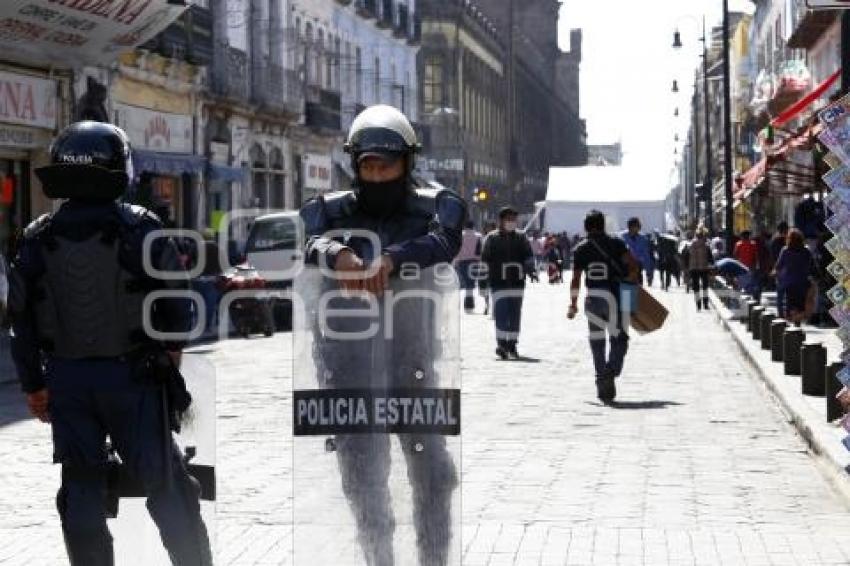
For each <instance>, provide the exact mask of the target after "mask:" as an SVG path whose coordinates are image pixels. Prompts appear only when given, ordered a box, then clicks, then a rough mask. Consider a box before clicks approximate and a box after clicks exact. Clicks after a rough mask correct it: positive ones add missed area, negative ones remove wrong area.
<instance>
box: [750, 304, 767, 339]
mask: <svg viewBox="0 0 850 566" xmlns="http://www.w3.org/2000/svg"><path fill="white" fill-rule="evenodd" d="M762 313H764V307H762V306H757V307H755V308H753V314H752V316H751V317H750V332H751V333H752V334H753V340H759V339H760V338H761V315H762Z"/></svg>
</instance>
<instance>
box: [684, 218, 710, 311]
mask: <svg viewBox="0 0 850 566" xmlns="http://www.w3.org/2000/svg"><path fill="white" fill-rule="evenodd" d="M713 270H714V256H713V255H712V253H711V246H710V244H709V241H708V230H707V229H706V228H705V227H704V226H701V227H699V228H698V229H697V232H696V237H695V238H694V239H693V240H692V241H691V243H690V245H689V246H688V272H689V273H690V281H691V288H693V290H694V300H695V301H696V304H697V310H698V311H700V310H703V309H705V310H708V304H709V301H708V289H709V280H710V279H711V273H712V271H713Z"/></svg>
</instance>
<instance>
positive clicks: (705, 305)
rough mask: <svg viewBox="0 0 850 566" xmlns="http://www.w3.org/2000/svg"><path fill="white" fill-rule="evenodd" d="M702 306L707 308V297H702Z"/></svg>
mask: <svg viewBox="0 0 850 566" xmlns="http://www.w3.org/2000/svg"><path fill="white" fill-rule="evenodd" d="M702 308H704V309H705V310H708V297H703V299H702Z"/></svg>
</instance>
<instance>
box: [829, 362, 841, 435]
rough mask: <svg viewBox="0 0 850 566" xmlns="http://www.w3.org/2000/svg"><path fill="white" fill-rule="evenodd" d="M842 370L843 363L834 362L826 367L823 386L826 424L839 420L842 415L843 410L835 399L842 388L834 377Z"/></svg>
mask: <svg viewBox="0 0 850 566" xmlns="http://www.w3.org/2000/svg"><path fill="white" fill-rule="evenodd" d="M842 369H844V364H843V363H841V362H834V363H831V364H829V365H828V366H827V367H826V372H825V375H824V377H825V378H826V383H825V384H824V386H825V389H826V422H829V423H831V422H832V421H834V420H835V419H840V418H841V416H842V415H843V414H844V409H843V408H842V407H841V403H839V402H838V399H836V398H835V396H836V395H838V392H839V391H841V388H842V387H843V385H841V382H840V381H838V378H836V377H835V376H836V375H837V374H838V372H839V371H841V370H842Z"/></svg>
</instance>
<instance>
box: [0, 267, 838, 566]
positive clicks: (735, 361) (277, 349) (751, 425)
mask: <svg viewBox="0 0 850 566" xmlns="http://www.w3.org/2000/svg"><path fill="white" fill-rule="evenodd" d="M655 292H656V295H657V296H658V297H660V298H661V299H662V300H663V301H664V302H665V303H666V304H667V306H668V307H669V308H670V310H671V316H670V318H669V319H668V323H667V325H666V327H665V328H664V329H663V330H662V331H660V332H658V333H655V334H653V335H649V336H646V337H637V336H633V338H632V340H631V349H630V352H629V355H628V357H627V361H626V370H625V372H624V374H623V377H622V378H621V380H620V382H619V384H618V387H619V392H620V395H619V397H618V400H619V401H618V403H617V404H616V405H615V406H614V407H606V406H604V405H602V404H600V403H599V402H597V401H596V398H595V388H594V383H593V372H592V369H591V361H590V355H589V348H588V346H587V342H586V324H585V321H584V319H583V318H582V317H581V316H580V317H579V318H578V319H577V320H576V321H572V322H570V321H567V320H566V318H565V311H566V306H567V290H566V287H564V286H557V287H550V286H549V285H546V284H542V283H541V284H534V285H531V286H530V287H529V291H528V292H527V294H526V305H525V312H524V318H523V333H522V336H521V340H520V344H519V347H520V352H521V353H522V354H523V355H525V356H527V357H528V359H527V360H526V361H519V362H501V361H498V359H497V358H496V356H495V354H494V353H493V348H494V345H495V344H494V340H493V338H492V321H491V320H490V319H489V317H485V316H483V315H482V314H481V304H480V300H479V305H478V309H477V312H476V314H472V315H463V326H462V331H463V334H462V336H463V338H462V349H463V353H464V362H463V390H464V393H463V395H464V399H463V427H464V428H463V437H462V443H463V474H462V476H463V477H462V489H463V491H462V498H463V506H462V523H463V537H462V553H463V564H464V565H466V566H484V565H488V566H499V565H528V566H532V565H565V564H569V565H572V564H575V565H590V564H595V565H602V566H614V565H619V564H622V565H647V566H662V565H667V564H671V565H685V564H688V565H702V564H705V565H712V566H713V565H725V564H729V565H738V564H740V565H769V564H774V565H785V564H789V565H790V564H799V565H801V566H817V565H821V564H835V565H843V564H850V522H847V517H848V508H847V504H846V503H845V501H844V500H843V499H842V498H841V497H840V496H839V495H838V494H837V492H836V491H834V490H833V488H832V487H831V485H830V484H829V483H828V482H827V480H826V479H824V477H823V476H822V475H821V473H820V471H819V469H818V464H817V462H816V460H815V459H814V458H813V457H812V456H811V455H810V454H809V452H808V450H807V448H806V445H805V444H804V443H803V441H802V440H801V439H800V438H799V437H798V436H797V435H796V433H795V432H794V430H793V429H792V428H791V427H790V426H789V424H788V423H787V422H786V419H785V417H784V416H783V414H782V413H781V412H780V411H779V409H778V408H777V406H776V404H775V403H774V401H773V400H772V399H771V398H770V397H769V396H768V395H767V393H766V392H765V390H764V387H763V386H762V385H761V383H760V382H759V381H758V380H757V379H755V378H754V377H753V376H752V375H750V374H749V370H748V369H747V367H746V366H745V365H744V364H743V362H742V361H741V360H740V359H739V353H738V350H737V349H736V348H735V347H734V345H733V342H732V340H731V339H730V337H729V336H728V335H727V334H726V333H725V331H723V330H722V328H721V327H720V326H719V325H718V324H717V323H716V321H715V320H714V315H713V314H710V313H705V312H703V313H697V312H696V310H695V309H694V308H693V305H692V297H691V296H688V295H685V294H684V292H683V291H682V290H677V291H673V292H671V293H670V294H663V293H661V292H660V291H658V290H657V289H655ZM290 340H291V337H290V335H289V334H287V333H282V334H278V335H276V336H275V337H274V338H269V339H263V338H254V339H250V340H247V341H246V340H231V341H227V342H223V343H220V344H214V345H209V346H202V347H198V348H195V349H194V353H195V354H196V355H202V356H205V357H207V358H208V359H209V360H210V361H211V362H212V363H213V364H214V365H215V366H216V370H217V384H218V401H217V404H218V454H217V456H218V463H219V470H218V474H219V475H218V481H219V483H218V487H219V501H218V521H217V527H216V538H217V556H218V560H217V563H218V564H239V565H252V564H264V565H270V564H290V563H291V558H290V557H291V553H292V545H293V542H292V541H293V538H292V527H291V525H292V521H293V505H292V438H291V426H292V419H291V415H290V411H291V401H290V400H291V393H290V388H291V369H290V368H291V356H290V352H291V344H290ZM0 458H1V459H2V462H3V465H2V466H0V485H2V486H3V487H2V491H0V564H10V565H12V564H62V563H65V561H64V550H63V547H62V541H61V532H60V529H59V524H58V518H57V517H56V515H55V511H54V507H53V502H54V494H55V490H56V487H57V485H58V471H59V470H58V468H57V467H55V466H51V465H50V459H51V447H50V437H49V429H48V427H46V426H43V425H40V424H38V423H36V422H35V421H33V420H31V419H28V418H27V416H26V414H25V408H24V404H23V398H22V397H21V396H20V395H19V394H18V392H17V389H16V388H15V387H14V386H11V385H6V386H2V388H0ZM341 511H344V512H348V510H347V509H342V510H341ZM352 537H353V533H345V532H342V533H332V537H331V538H330V540H336V541H337V544H343V545H348V546H350V547H351V548H352V549H353V552H356V541H354V540H353V538H352ZM398 558H399V560H398V562H399V564H404V565H407V564H414V563H415V561H414V562H411V560H414V558H413V557H401V556H400V557H398ZM352 559H353V560H354V561H353V562H352V563H353V564H356V563H357V562H356V560H359V559H360V557H359V556H358V555H355V556H353V557H352ZM316 564H317V565H318V566H340V565H336V564H333V565H332V564H320V563H319V562H316Z"/></svg>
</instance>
